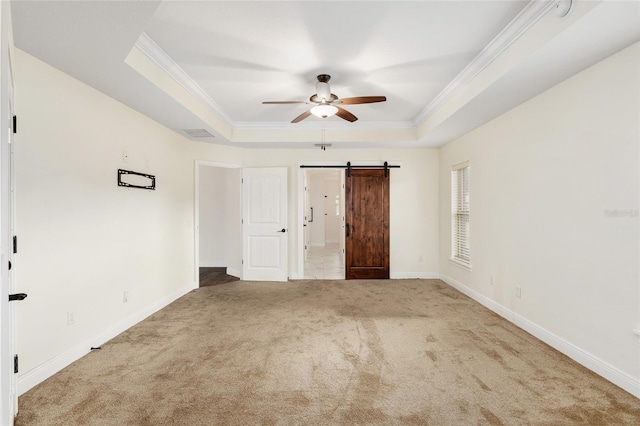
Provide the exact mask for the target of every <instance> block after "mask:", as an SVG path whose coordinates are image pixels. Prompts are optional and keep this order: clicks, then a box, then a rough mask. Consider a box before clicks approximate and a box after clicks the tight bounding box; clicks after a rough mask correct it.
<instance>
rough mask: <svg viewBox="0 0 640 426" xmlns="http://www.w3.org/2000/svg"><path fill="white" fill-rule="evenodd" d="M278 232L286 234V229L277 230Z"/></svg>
mask: <svg viewBox="0 0 640 426" xmlns="http://www.w3.org/2000/svg"><path fill="white" fill-rule="evenodd" d="M278 232H287V230H286V229H284V228H282V229H281V230H279V231H278Z"/></svg>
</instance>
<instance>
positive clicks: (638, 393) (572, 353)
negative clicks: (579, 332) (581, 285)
mask: <svg viewBox="0 0 640 426" xmlns="http://www.w3.org/2000/svg"><path fill="white" fill-rule="evenodd" d="M440 279H441V280H442V281H444V282H445V283H447V284H448V285H450V286H451V287H453V288H455V289H456V290H458V291H460V292H461V293H464V294H466V295H467V296H469V297H470V298H472V299H473V300H475V301H476V302H478V303H480V304H481V305H483V306H485V307H486V308H488V309H490V310H492V311H493V312H495V313H496V314H498V315H500V316H501V317H503V318H505V319H506V320H508V321H510V322H512V323H513V324H515V325H517V326H518V327H520V328H521V329H523V330H524V331H526V332H527V333H529V334H531V335H532V336H534V337H536V338H538V339H540V340H541V341H543V342H545V343H546V344H548V345H549V346H551V347H552V348H554V349H556V350H558V351H560V352H562V353H563V354H565V355H566V356H568V357H569V358H571V359H573V360H574V361H576V362H577V363H579V364H581V365H583V366H584V367H586V368H588V369H589V370H591V371H593V372H594V373H596V374H598V375H600V376H602V377H604V378H605V379H607V380H609V381H610V382H611V383H613V384H615V385H617V386H619V387H621V388H622V389H624V390H625V391H627V392H629V393H630V394H631V395H633V396H635V397H636V398H640V380H638V379H635V378H633V377H631V376H629V375H628V374H626V373H624V372H623V371H620V370H619V369H617V368H616V367H614V366H612V365H611V364H609V363H607V362H605V361H603V360H601V359H600V358H598V357H596V356H594V355H592V354H590V353H589V352H586V351H585V350H583V349H582V348H579V347H578V346H576V345H574V344H572V343H570V342H568V341H566V340H565V339H563V338H561V337H559V336H557V335H555V334H553V333H551V332H550V331H548V330H546V329H544V328H543V327H540V326H539V325H537V324H535V323H534V322H532V321H530V320H528V319H527V318H525V317H523V316H522V315H519V314H517V313H515V312H513V311H512V310H510V309H508V308H506V307H504V306H502V305H500V304H499V303H496V302H495V301H494V300H492V299H490V298H488V297H487V296H485V295H483V294H481V293H478V292H477V291H475V290H473V289H471V288H469V287H467V286H466V285H464V284H462V283H461V282H459V281H457V280H455V279H453V278H451V277H449V276H448V275H445V274H440Z"/></svg>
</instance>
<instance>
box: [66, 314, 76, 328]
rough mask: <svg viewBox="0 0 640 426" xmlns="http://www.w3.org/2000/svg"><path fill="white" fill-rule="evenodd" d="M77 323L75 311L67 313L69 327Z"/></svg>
mask: <svg viewBox="0 0 640 426" xmlns="http://www.w3.org/2000/svg"><path fill="white" fill-rule="evenodd" d="M75 323H76V313H75V312H73V311H69V312H67V325H73V324H75Z"/></svg>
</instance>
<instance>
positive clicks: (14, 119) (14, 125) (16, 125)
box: [13, 115, 18, 134]
mask: <svg viewBox="0 0 640 426" xmlns="http://www.w3.org/2000/svg"><path fill="white" fill-rule="evenodd" d="M13 133H14V134H16V133H18V117H17V116H15V115H14V116H13Z"/></svg>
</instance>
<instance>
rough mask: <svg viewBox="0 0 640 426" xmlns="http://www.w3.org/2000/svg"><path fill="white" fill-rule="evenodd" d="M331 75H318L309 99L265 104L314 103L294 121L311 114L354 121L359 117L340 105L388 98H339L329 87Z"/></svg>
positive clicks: (369, 102)
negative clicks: (314, 91)
mask: <svg viewBox="0 0 640 426" xmlns="http://www.w3.org/2000/svg"><path fill="white" fill-rule="evenodd" d="M330 79H331V76H330V75H328V74H320V75H319V76H318V82H317V83H316V93H315V95H311V97H310V98H309V100H308V101H266V102H262V103H263V104H308V105H314V106H312V107H311V108H310V109H308V110H307V111H305V112H303V113H302V114H300V115H299V116H297V117H296V118H294V119H293V120H291V122H292V123H299V122H300V121H302V120H304V119H305V118H307V117H309V116H310V115H312V114H313V115H315V116H316V117H320V118H327V117H331V116H332V115H337V116H338V117H340V118H342V119H343V120H347V121H350V122H352V123H353V122H354V121H356V120H357V119H358V117H356V116H355V115H353V114H351V113H350V112H349V111H347V110H346V109H344V108H341V107H339V106H338V105H355V104H371V103H375V102H384V101H386V100H387V97H386V96H356V97H353V98H338V97H337V96H336V95H334V94H333V93H331V88H330V87H329V80H330Z"/></svg>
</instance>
